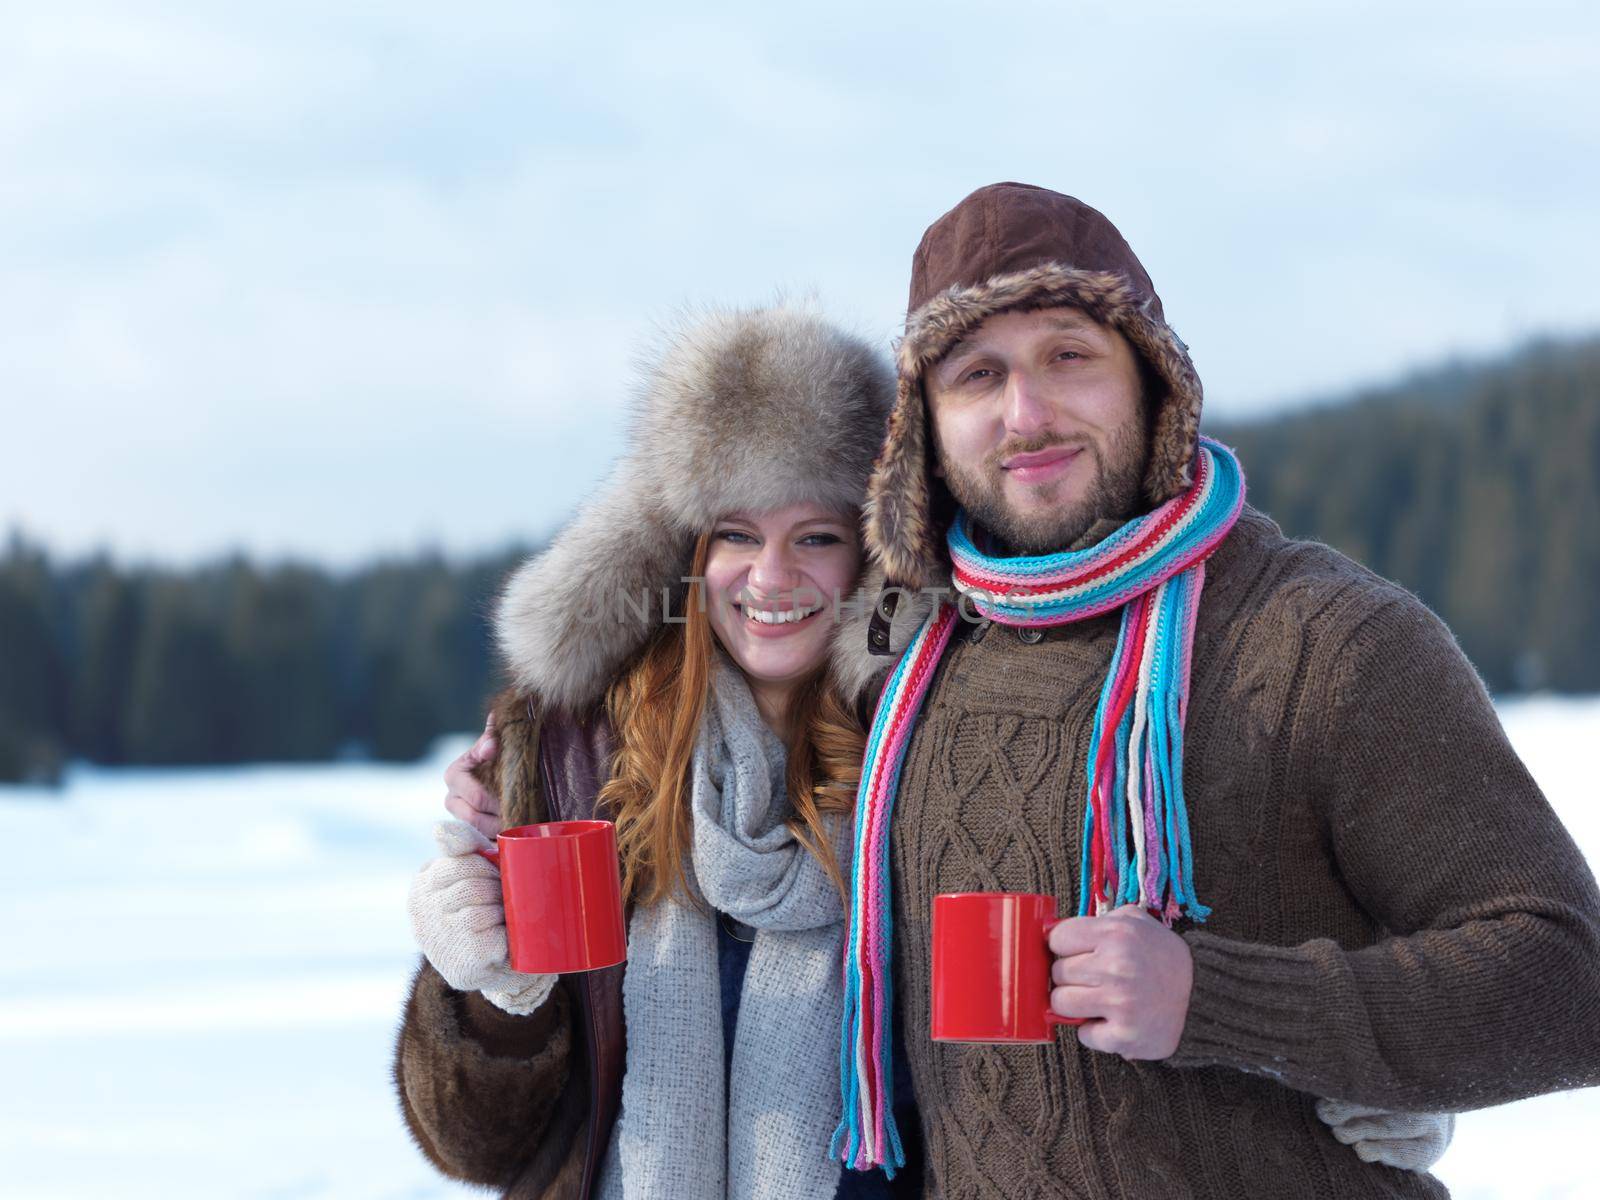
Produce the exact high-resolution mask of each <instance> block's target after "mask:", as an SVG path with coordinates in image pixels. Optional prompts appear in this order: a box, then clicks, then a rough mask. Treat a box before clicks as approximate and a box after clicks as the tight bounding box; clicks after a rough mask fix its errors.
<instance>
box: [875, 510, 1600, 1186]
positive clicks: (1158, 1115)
mask: <svg viewBox="0 0 1600 1200" xmlns="http://www.w3.org/2000/svg"><path fill="white" fill-rule="evenodd" d="M1028 636H1029V637H1031V638H1036V639H1037V640H1036V641H1033V642H1030V641H1029V640H1027V639H1026V638H1024V637H1020V636H1019V631H1017V630H1013V629H1008V628H1004V627H1001V626H998V625H996V626H990V627H988V628H987V629H986V630H984V631H983V632H982V633H981V634H979V635H977V636H975V637H973V636H968V635H966V634H963V633H961V632H958V633H957V635H956V637H955V638H954V639H953V641H952V643H951V645H950V648H949V649H948V650H947V651H946V653H945V656H944V660H943V662H942V663H941V665H940V668H939V674H938V676H937V677H936V678H935V680H934V682H933V684H932V687H931V689H930V691H929V694H928V698H927V701H926V704H925V708H924V711H923V715H922V719H921V722H920V723H919V726H918V728H917V730H916V733H915V735H914V739H913V741H912V744H911V746H910V749H909V751H908V753H907V756H906V761H905V767H904V771H905V776H904V779H903V782H902V784H901V787H900V794H899V801H898V805H897V808H896V811H895V815H894V833H893V838H892V847H893V869H894V872H895V889H894V890H895V900H894V903H895V909H894V919H895V923H896V924H895V928H896V963H895V966H896V978H895V989H896V996H897V999H898V1001H899V1017H900V1020H901V1022H902V1029H903V1031H904V1033H905V1037H906V1044H907V1047H908V1051H909V1054H910V1058H911V1066H912V1072H913V1077H914V1081H915V1087H916V1093H917V1096H918V1099H919V1102H920V1103H921V1105H922V1116H923V1124H924V1131H925V1133H926V1135H927V1142H926V1152H927V1159H928V1162H927V1165H928V1168H929V1171H930V1176H931V1178H930V1181H929V1183H930V1190H929V1194H930V1195H938V1196H943V1197H947V1198H950V1200H967V1198H973V1200H976V1198H978V1197H984V1198H988V1197H1012V1196H1014V1197H1030V1198H1032V1197H1082V1198H1090V1200H1103V1198H1105V1200H1109V1198H1112V1197H1118V1198H1121V1197H1128V1198H1136V1197H1162V1198H1163V1200H1167V1198H1178V1197H1197V1198H1198V1197H1219V1198H1220V1197H1226V1198H1228V1200H1236V1198H1237V1197H1240V1196H1250V1197H1279V1196H1282V1197H1296V1198H1301V1197H1329V1198H1332V1197H1339V1198H1341V1200H1342V1198H1354V1197H1422V1196H1432V1197H1437V1196H1443V1195H1445V1194H1446V1192H1445V1189H1444V1187H1443V1186H1442V1185H1441V1184H1440V1183H1439V1182H1438V1181H1437V1180H1435V1179H1433V1178H1432V1177H1431V1176H1429V1175H1426V1174H1417V1173H1414V1172H1411V1171H1405V1170H1397V1169H1394V1168H1392V1167H1387V1166H1381V1165H1376V1164H1372V1163H1368V1162H1365V1161H1363V1159H1362V1157H1360V1156H1358V1155H1357V1154H1356V1153H1355V1152H1354V1151H1353V1150H1352V1149H1351V1148H1350V1147H1349V1146H1346V1145H1341V1144H1340V1142H1339V1141H1338V1140H1336V1139H1335V1137H1334V1136H1333V1134H1332V1133H1331V1132H1330V1130H1329V1128H1328V1126H1327V1125H1326V1124H1325V1123H1324V1122H1323V1121H1322V1120H1320V1119H1319V1118H1318V1115H1317V1111H1316V1103H1317V1100H1318V1099H1319V1098H1336V1099H1340V1100H1343V1101H1347V1102H1349V1103H1351V1104H1361V1105H1370V1106H1374V1107H1378V1106H1381V1107H1384V1108H1388V1109H1399V1110H1403V1111H1409V1112H1430V1111H1433V1112H1440V1111H1445V1110H1452V1109H1465V1108H1473V1107H1479V1106H1482V1105H1487V1104H1497V1103H1501V1102H1504V1101H1507V1100H1511V1099H1515V1098H1517V1097H1520V1096H1526V1095H1530V1094H1534V1093H1536V1092H1541V1091H1549V1090H1554V1089H1557V1088H1561V1087H1576V1086H1584V1085H1587V1084H1593V1083H1596V1082H1600V1038H1597V1037H1596V1036H1595V1033H1594V1030H1595V1028H1596V1023H1597V1021H1600V896H1597V893H1596V889H1595V883H1594V878H1593V876H1592V875H1591V874H1590V872H1589V870H1588V868H1587V866H1586V865H1585V863H1584V861H1583V859H1582V857H1581V855H1580V854H1579V852H1578V850H1577V849H1576V847H1575V846H1574V845H1573V843H1572V841H1571V839H1570V838H1569V837H1568V836H1567V834H1566V832H1565V831H1564V830H1563V829H1562V828H1561V826H1560V824H1559V822H1558V821H1557V820H1556V819H1555V817H1554V816H1553V815H1552V814H1551V812H1550V809H1549V806H1548V805H1547V804H1546V803H1545V801H1544V799H1543V797H1542V796H1541V795H1540V794H1539V792H1538V789H1537V787H1536V786H1535V785H1534V784H1533V782H1532V780H1531V779H1530V778H1529V776H1528V774H1527V772H1526V771H1525V770H1524V769H1523V768H1522V766H1521V764H1520V763H1519V762H1518V761H1517V759H1516V756H1515V754H1514V753H1513V752H1512V751H1511V749H1510V747H1509V745H1508V744H1507V742H1506V740H1505V737H1504V734H1503V733H1502V731H1501V729H1500V726H1499V722H1498V720H1497V718H1496V717H1495V715H1494V711H1493V708H1492V706H1491V705H1490V702H1489V699H1488V696H1487V695H1486V694H1485V693H1484V691H1483V688H1482V685H1481V684H1480V683H1479V681H1478V679H1477V676H1476V675H1475V674H1474V673H1473V671H1472V669H1471V667H1470V666H1469V665H1468V664H1467V662H1466V660H1465V659H1464V658H1463V657H1462V656H1461V654H1460V651H1459V650H1458V649H1457V648H1456V646H1455V644H1454V642H1453V640H1452V639H1451V638H1450V636H1449V633H1448V631H1446V630H1445V629H1444V627H1443V626H1442V625H1440V623H1439V622H1438V621H1437V619H1436V618H1434V617H1433V616H1432V614H1431V613H1429V612H1428V611H1427V610H1426V609H1425V608H1424V607H1423V606H1422V605H1421V604H1420V603H1419V602H1418V601H1417V600H1416V599H1415V598H1414V597H1412V596H1411V595H1410V594H1409V593H1406V592H1405V591H1403V590H1402V589H1400V588H1398V587H1396V586H1394V585H1392V584H1389V583H1387V582H1385V581H1383V580H1381V579H1379V578H1378V577H1376V576H1374V575H1372V574H1371V573H1370V572H1367V571H1365V570H1363V569H1362V568H1360V567H1358V566H1356V565H1355V564H1354V563H1352V562H1350V561H1349V560H1348V559H1345V558H1343V557H1342V556H1340V555H1338V554H1336V553H1335V552H1333V551H1331V550H1329V549H1327V548H1326V547H1322V546H1317V545H1312V544H1307V543H1297V542H1291V541H1288V540H1286V539H1285V538H1283V536H1282V535H1281V533H1280V532H1279V531H1278V530H1277V528H1276V526H1274V525H1273V524H1272V522H1270V521H1269V520H1267V519H1266V518H1265V517H1263V516H1261V515H1260V514H1259V513H1256V512H1254V511H1253V510H1250V509H1248V508H1247V509H1246V511H1245V513H1244V515H1243V516H1242V517H1241V519H1240V521H1239V523H1238V525H1237V526H1236V527H1235V529H1234V531H1233V532H1232V533H1231V534H1230V535H1229V537H1228V539H1227V541H1226V542H1224V543H1223V545H1222V546H1221V547H1220V548H1219V549H1218V551H1217V552H1216V554H1215V555H1214V556H1213V557H1212V559H1211V561H1210V563H1209V564H1208V572H1207V581H1206V590H1205V595H1204V600H1203V603H1202V604H1201V606H1200V611H1199V620H1198V627H1197V631H1196V638H1195V648H1194V662H1193V671H1192V676H1191V701H1190V711H1189V720H1188V732H1187V735H1186V741H1185V762H1184V784H1185V790H1186V793H1187V795H1188V797H1189V804H1190V811H1191V816H1192V820H1193V831H1194V839H1195V842H1194V862H1195V877H1196V885H1197V889H1198V890H1199V891H1200V893H1201V894H1203V895H1205V896H1206V898H1207V902H1208V903H1209V904H1210V905H1211V906H1212V909H1213V914H1212V916H1211V917H1210V919H1209V920H1208V922H1207V923H1206V925H1205V926H1204V927H1203V928H1204V930H1205V932H1203V933H1202V932H1199V931H1198V930H1197V929H1196V928H1194V927H1191V926H1189V924H1188V923H1187V922H1180V923H1179V925H1178V926H1177V928H1178V930H1179V931H1180V932H1181V933H1183V935H1184V937H1185V939H1186V940H1187V941H1188V942H1189V944H1190V946H1191V948H1192V949H1193V950H1194V953H1195V965H1196V976H1195V992H1194V998H1193V1001H1192V1004H1191V1011H1190V1016H1189V1022H1188V1026H1187V1027H1186V1030H1185V1034H1184V1039H1183V1043H1182V1044H1181V1045H1180V1047H1179V1050H1178V1053H1177V1054H1176V1055H1175V1056H1174V1057H1173V1058H1172V1059H1170V1060H1168V1061H1167V1062H1165V1063H1133V1062H1127V1061H1125V1060H1123V1059H1121V1058H1118V1057H1116V1056H1113V1055H1106V1054H1099V1053H1095V1052H1092V1051H1088V1050H1085V1049H1082V1048H1081V1047H1079V1046H1078V1045H1077V1043H1076V1041H1075V1040H1074V1038H1073V1035H1072V1034H1071V1032H1070V1031H1068V1032H1064V1033H1062V1034H1061V1035H1059V1037H1058V1041H1057V1042H1056V1043H1055V1044H1054V1045H1053V1046H962V1045H953V1044H942V1043H934V1042H933V1041H931V1040H930V1038H929V1036H928V1014H929V993H928V980H929V969H930V958H931V948H930V940H929V914H930V912H931V908H932V897H933V896H934V895H935V894H937V893H939V892H951V891H977V890H1004V891H1019V892H1023V891H1025V892H1046V893H1049V894H1052V895H1054V896H1056V897H1057V898H1058V901H1059V903H1060V910H1061V911H1062V912H1063V913H1066V912H1070V911H1072V910H1073V908H1074V905H1075V902H1076V898H1077V894H1078V879H1077V871H1078V850H1079V846H1080V843H1081V837H1082V831H1083V826H1082V822H1083V813H1084V798H1085V797H1084V793H1085V775H1084V771H1083V767H1082V764H1083V762H1084V756H1085V753H1086V749H1087V746H1088V742H1089V738H1090V735H1091V732H1092V727H1093V721H1094V709H1095V704H1096V700H1097V698H1098V695H1099V689H1100V686H1101V684H1102V683H1103V681H1104V679H1105V674H1106V669H1107V665H1108V663H1109V661H1110V657H1111V653H1112V650H1113V648H1114V646H1115V645H1116V640H1117V619H1116V616H1115V614H1110V615H1108V616H1105V617H1101V618H1094V619H1092V620H1089V621H1085V622H1081V623H1078V624H1075V625H1067V626H1061V627H1057V628H1054V629H1050V630H1046V631H1043V634H1042V637H1040V636H1039V635H1038V634H1035V633H1030V634H1029V635H1028ZM1535 996H1537V997H1539V1003H1538V1004H1537V1005H1534V1004H1532V1003H1530V998H1532V997H1535ZM1341 1111H1349V1110H1341Z"/></svg>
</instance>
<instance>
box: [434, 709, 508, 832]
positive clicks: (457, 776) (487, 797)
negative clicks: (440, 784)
mask: <svg viewBox="0 0 1600 1200" xmlns="http://www.w3.org/2000/svg"><path fill="white" fill-rule="evenodd" d="M499 752H500V743H499V741H498V740H497V739H496V738H495V734H494V711H493V710H492V709H491V710H490V712H489V716H488V719H487V720H485V721H484V723H483V733H482V735H481V736H480V737H479V738H478V740H477V741H475V742H473V743H472V745H470V746H468V747H467V748H466V749H465V750H464V751H462V752H461V754H460V756H459V757H457V758H456V760H455V761H454V762H452V763H451V764H450V765H449V766H448V767H446V768H445V769H444V783H445V797H444V807H445V811H446V812H448V813H449V814H450V815H451V816H452V817H455V818H456V819H457V820H461V821H465V822H466V823H467V824H468V825H471V826H472V827H473V828H474V829H476V830H477V831H478V832H479V833H481V834H483V836H484V837H486V838H492V837H494V836H496V835H497V834H498V833H499V832H500V828H501V825H500V797H499V796H497V795H495V794H494V793H493V792H491V791H490V790H489V789H488V788H486V787H484V786H483V784H481V783H479V782H478V780H477V778H476V776H474V775H473V773H472V772H473V771H474V770H475V769H476V768H478V767H480V766H482V765H483V764H484V763H486V762H489V761H491V760H492V759H493V758H494V756H495V755H496V754H498V753H499Z"/></svg>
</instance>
